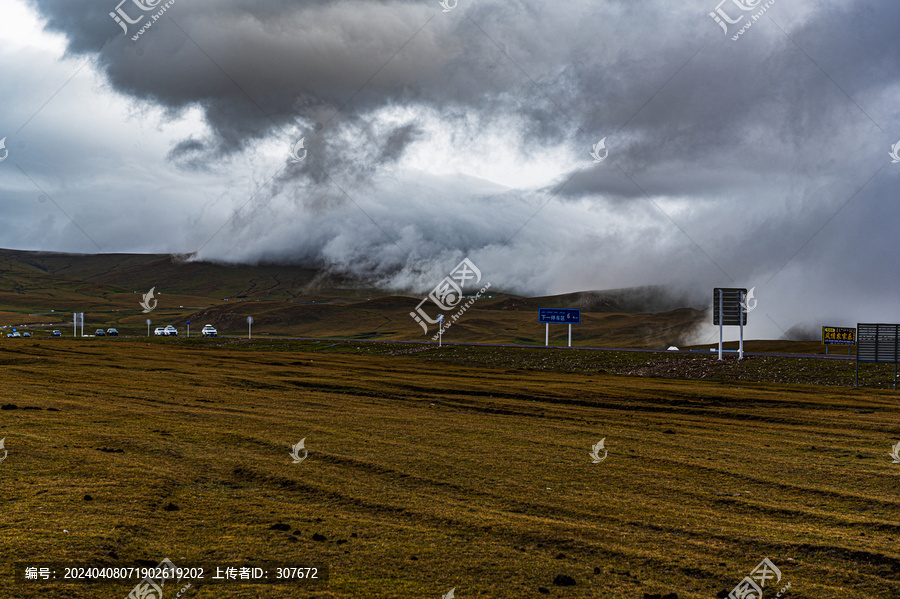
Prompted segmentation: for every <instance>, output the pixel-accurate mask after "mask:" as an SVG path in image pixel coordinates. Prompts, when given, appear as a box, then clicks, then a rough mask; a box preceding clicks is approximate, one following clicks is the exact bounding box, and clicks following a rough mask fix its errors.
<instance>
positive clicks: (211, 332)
mask: <svg viewBox="0 0 900 599" xmlns="http://www.w3.org/2000/svg"><path fill="white" fill-rule="evenodd" d="M153 334H154V335H156V336H157V337H159V336H163V337H168V336H172V337H177V336H178V329H176V328H175V327H173V326H172V325H168V326H165V327H156V329H155V330H154V331H153ZM200 334H201V335H203V336H204V337H218V336H219V332H218V331H216V328H215V327H214V326H212V325H211V324H208V325H206V326H205V327H203V330H202V331H200ZM6 336H7V337H8V338H10V339H16V338H22V337H25V338H27V337H31V333H29V332H25V333H20V332H18V331H13V332H12V333H7V334H6ZM50 336H51V337H62V331H58V330H54V331H53V332H52V333H50ZM118 336H119V331H118V330H116V329H113V328H109V329H106V330H105V331H104V330H103V329H97V330H96V331H94V337H118Z"/></svg>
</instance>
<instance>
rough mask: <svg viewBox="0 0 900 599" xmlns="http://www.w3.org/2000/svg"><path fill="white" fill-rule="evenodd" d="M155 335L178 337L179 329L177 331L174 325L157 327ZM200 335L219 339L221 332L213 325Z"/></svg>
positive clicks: (208, 326)
mask: <svg viewBox="0 0 900 599" xmlns="http://www.w3.org/2000/svg"><path fill="white" fill-rule="evenodd" d="M153 334H154V335H156V336H157V337H169V336H172V337H177V336H178V329H176V328H175V327H173V326H172V325H168V326H164V327H156V328H155V329H153ZM200 335H202V336H203V337H218V336H219V332H218V331H217V330H216V327H214V326H213V325H211V324H208V325H206V326H204V327H203V329H202V330H201V331H200Z"/></svg>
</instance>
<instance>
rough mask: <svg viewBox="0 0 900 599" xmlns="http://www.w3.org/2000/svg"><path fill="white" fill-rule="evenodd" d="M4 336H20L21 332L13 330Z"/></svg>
mask: <svg viewBox="0 0 900 599" xmlns="http://www.w3.org/2000/svg"><path fill="white" fill-rule="evenodd" d="M6 336H7V337H21V336H22V333H20V332H18V331H13V332H12V333H7V334H6Z"/></svg>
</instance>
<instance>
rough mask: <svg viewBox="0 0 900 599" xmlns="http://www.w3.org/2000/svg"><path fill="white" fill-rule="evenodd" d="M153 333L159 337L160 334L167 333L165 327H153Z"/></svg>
mask: <svg viewBox="0 0 900 599" xmlns="http://www.w3.org/2000/svg"><path fill="white" fill-rule="evenodd" d="M153 334H154V335H156V336H157V337H159V336H160V335H167V334H168V333H166V328H165V327H156V328H155V329H153Z"/></svg>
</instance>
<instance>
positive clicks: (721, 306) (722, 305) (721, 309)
mask: <svg viewBox="0 0 900 599" xmlns="http://www.w3.org/2000/svg"><path fill="white" fill-rule="evenodd" d="M724 293H725V292H724V290H722V289H719V359H720V360H722V359H723V358H722V328H723V323H724V322H725V320H724V319H725V316H724V311H725V301H724V299H723V296H724Z"/></svg>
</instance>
